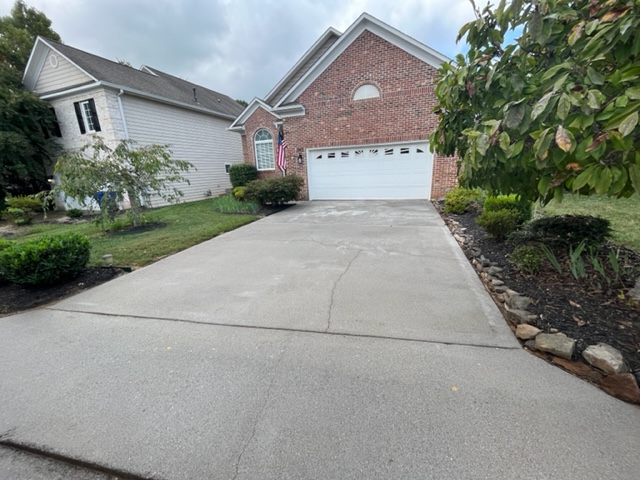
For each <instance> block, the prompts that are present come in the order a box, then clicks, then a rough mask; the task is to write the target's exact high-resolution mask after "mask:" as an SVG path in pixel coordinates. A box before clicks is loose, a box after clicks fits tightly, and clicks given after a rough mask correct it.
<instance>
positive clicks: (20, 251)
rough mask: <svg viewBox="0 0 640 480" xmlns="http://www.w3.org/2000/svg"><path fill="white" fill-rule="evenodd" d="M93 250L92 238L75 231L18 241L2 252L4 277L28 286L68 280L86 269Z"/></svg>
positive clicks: (0, 273)
mask: <svg viewBox="0 0 640 480" xmlns="http://www.w3.org/2000/svg"><path fill="white" fill-rule="evenodd" d="M90 251H91V245H90V243H89V239H88V238H87V237H85V236H83V235H78V234H75V233H71V234H67V235H56V236H45V237H40V238H38V239H36V240H30V241H27V242H24V243H15V244H13V245H10V246H9V247H7V248H5V249H4V250H2V251H0V277H4V278H6V279H7V280H9V281H10V282H12V283H15V284H18V285H26V286H36V285H47V284H51V283H55V282H57V281H58V280H66V279H68V278H72V277H74V276H76V275H77V274H78V273H80V272H81V271H82V269H83V268H84V267H85V265H86V264H87V262H88V261H89V255H90Z"/></svg>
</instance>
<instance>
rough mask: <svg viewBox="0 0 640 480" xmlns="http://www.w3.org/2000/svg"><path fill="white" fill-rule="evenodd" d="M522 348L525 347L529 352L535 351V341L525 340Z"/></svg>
mask: <svg viewBox="0 0 640 480" xmlns="http://www.w3.org/2000/svg"><path fill="white" fill-rule="evenodd" d="M524 346H525V347H527V348H528V349H529V350H535V349H536V341H535V340H527V341H526V342H524Z"/></svg>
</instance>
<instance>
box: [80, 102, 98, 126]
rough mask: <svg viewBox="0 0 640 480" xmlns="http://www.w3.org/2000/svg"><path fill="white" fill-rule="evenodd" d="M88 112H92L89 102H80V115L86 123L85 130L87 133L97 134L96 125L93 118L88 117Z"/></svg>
mask: <svg viewBox="0 0 640 480" xmlns="http://www.w3.org/2000/svg"><path fill="white" fill-rule="evenodd" d="M85 107H86V109H85ZM87 110H89V111H90V108H89V100H85V101H84V102H80V113H81V114H82V122H83V123H84V129H85V130H86V132H87V133H96V130H95V125H93V123H92V121H91V117H90V116H88V115H87Z"/></svg>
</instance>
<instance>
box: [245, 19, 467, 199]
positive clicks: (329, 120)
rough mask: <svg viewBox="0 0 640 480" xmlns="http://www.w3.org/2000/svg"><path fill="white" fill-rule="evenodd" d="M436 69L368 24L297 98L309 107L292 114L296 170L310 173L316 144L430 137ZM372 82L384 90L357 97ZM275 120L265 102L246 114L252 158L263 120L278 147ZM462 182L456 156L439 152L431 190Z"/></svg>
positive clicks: (291, 162)
mask: <svg viewBox="0 0 640 480" xmlns="http://www.w3.org/2000/svg"><path fill="white" fill-rule="evenodd" d="M435 75H436V69H435V68H433V67H431V66H430V65H427V64H426V63H424V62H422V61H421V60H419V59H417V58H416V57H414V56H412V55H410V54H408V53H406V52H405V51H404V50H401V49H399V48H398V47H396V46H394V45H392V44H391V43H389V42H387V41H385V40H383V39H382V38H380V37H378V36H377V35H374V34H373V33H371V32H369V31H365V32H363V33H362V34H361V35H360V36H359V37H358V38H357V39H356V40H355V41H354V42H353V43H352V44H351V45H350V46H349V47H348V48H347V49H346V50H345V51H344V52H343V53H342V54H341V55H340V56H339V57H338V58H337V59H336V60H335V61H334V62H333V63H332V64H331V65H330V66H329V67H328V68H327V69H326V70H325V71H324V72H323V73H322V74H321V75H320V76H319V77H318V78H317V79H316V80H315V81H314V82H313V83H312V84H311V85H310V86H309V87H308V88H307V89H306V90H305V91H304V92H303V93H302V95H300V97H299V98H298V99H297V101H298V102H299V103H301V104H302V105H304V107H305V109H306V115H305V116H300V117H290V118H286V119H284V134H285V138H286V139H287V144H288V149H287V163H288V167H289V170H288V173H295V174H296V175H299V176H301V177H303V178H304V179H305V180H306V176H307V165H306V158H305V149H308V148H318V147H331V146H348V145H366V144H374V143H391V142H408V141H417V140H427V139H428V138H429V133H430V132H431V131H432V130H433V129H434V128H435V127H436V125H437V121H438V119H437V116H436V115H435V114H433V113H432V111H433V108H434V107H435V105H436V98H435V94H434V89H435ZM365 84H373V85H375V86H376V87H377V88H378V90H379V91H380V94H381V95H380V98H373V99H366V100H358V101H355V102H354V101H353V100H352V98H353V94H354V92H355V91H356V90H357V89H358V87H360V86H362V85H365ZM275 121H276V119H275V117H274V116H273V115H271V114H269V113H268V112H266V111H265V110H263V109H262V108H259V109H258V110H256V112H255V113H254V114H253V115H251V117H250V118H249V119H248V120H247V122H245V130H246V133H245V135H243V148H244V154H245V161H246V162H248V163H253V164H255V154H254V151H253V135H254V133H255V132H256V131H257V130H258V129H259V128H267V129H269V130H270V131H271V132H272V134H273V136H274V151H275V147H276V142H277V136H276V135H277V134H276V129H275V127H274V125H273V123H274V122H275ZM299 153H302V155H303V158H305V160H304V163H303V164H302V165H298V164H297V163H296V159H297V157H298V154H299ZM268 175H270V173H267V172H265V173H262V174H261V176H268ZM455 185H456V165H455V159H450V158H439V157H437V156H434V168H433V182H432V191H431V197H432V198H439V197H441V196H443V195H444V193H445V192H446V191H447V190H449V189H451V188H453V187H454V186H455ZM305 194H308V192H307V191H306V187H305ZM305 198H308V197H305Z"/></svg>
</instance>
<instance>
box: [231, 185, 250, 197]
mask: <svg viewBox="0 0 640 480" xmlns="http://www.w3.org/2000/svg"><path fill="white" fill-rule="evenodd" d="M246 192H247V187H235V188H234V189H233V196H234V197H236V200H244V197H245V194H246Z"/></svg>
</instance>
